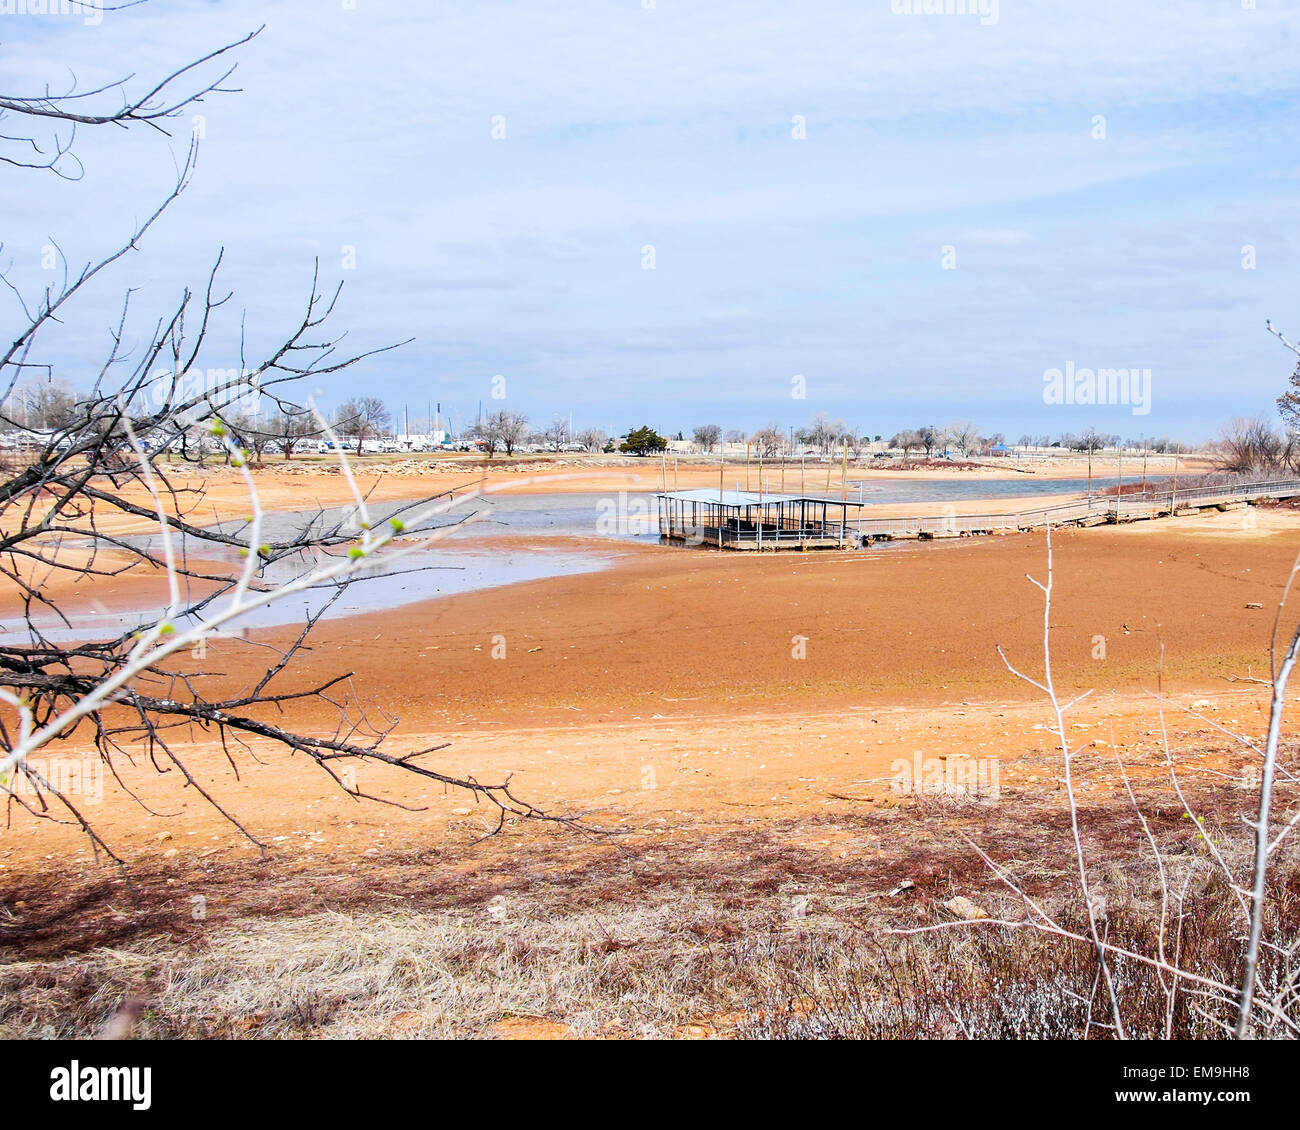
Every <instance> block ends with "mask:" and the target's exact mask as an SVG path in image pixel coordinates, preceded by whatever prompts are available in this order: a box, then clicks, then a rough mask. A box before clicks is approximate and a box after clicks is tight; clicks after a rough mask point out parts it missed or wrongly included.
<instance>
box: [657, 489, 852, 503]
mask: <svg viewBox="0 0 1300 1130" xmlns="http://www.w3.org/2000/svg"><path fill="white" fill-rule="evenodd" d="M656 497H657V498H670V499H672V500H673V501H674V502H702V503H704V504H705V505H707V506H737V507H740V506H767V505H771V504H774V503H778V502H828V503H831V504H832V505H834V506H863V505H865V503H861V502H856V501H854V500H853V499H851V498H822V497H819V496H817V495H812V494H766V493H764V494H759V493H758V492H757V491H749V490H723V491H719V490H714V489H712V488H710V487H703V488H700V489H698V490H670V491H660V492H659V493H658V495H656Z"/></svg>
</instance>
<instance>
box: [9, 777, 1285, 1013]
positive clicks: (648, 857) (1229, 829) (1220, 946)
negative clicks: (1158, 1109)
mask: <svg viewBox="0 0 1300 1130" xmlns="http://www.w3.org/2000/svg"><path fill="white" fill-rule="evenodd" d="M1244 796H1245V794H1243V793H1242V792H1240V791H1237V790H1232V789H1219V790H1217V791H1207V792H1205V793H1204V794H1202V795H1200V796H1198V797H1197V799H1196V803H1197V805H1198V808H1199V810H1200V811H1202V812H1203V813H1205V814H1206V816H1207V821H1206V825H1205V827H1206V828H1207V832H1208V834H1210V835H1212V836H1214V837H1216V838H1218V839H1219V840H1220V846H1221V849H1222V850H1224V851H1226V852H1229V853H1233V854H1235V853H1237V852H1239V851H1242V850H1244V845H1238V844H1237V842H1236V840H1235V839H1233V837H1234V836H1236V835H1239V833H1238V832H1237V831H1236V830H1235V829H1236V828H1237V827H1239V825H1238V820H1239V817H1240V815H1241V814H1242V811H1243V808H1242V805H1243V797H1244ZM1166 799H1167V798H1166ZM1144 808H1145V809H1146V810H1147V812H1148V818H1149V819H1151V820H1152V826H1153V830H1154V831H1155V833H1156V835H1157V837H1158V838H1159V840H1160V842H1161V844H1162V847H1163V849H1164V850H1165V852H1166V854H1167V858H1168V860H1169V866H1170V867H1171V869H1172V874H1173V876H1174V878H1175V881H1176V882H1177V883H1178V884H1180V885H1181V883H1182V880H1183V878H1184V877H1187V876H1190V880H1189V883H1188V888H1187V889H1188V899H1187V902H1186V904H1185V906H1184V907H1183V914H1184V919H1183V936H1184V939H1185V942H1184V944H1185V946H1186V948H1185V950H1184V960H1185V961H1186V962H1187V963H1188V964H1189V965H1190V966H1192V967H1193V968H1195V969H1197V970H1198V971H1200V972H1203V973H1206V974H1208V975H1211V976H1219V977H1221V978H1222V979H1224V980H1226V981H1229V982H1231V981H1232V980H1233V976H1234V972H1235V969H1236V967H1237V965H1238V963H1239V960H1240V952H1241V939H1240V938H1239V937H1238V936H1237V935H1238V933H1239V930H1238V928H1237V923H1238V921H1239V919H1238V918H1236V917H1234V916H1233V906H1234V903H1233V900H1232V896H1231V893H1230V892H1228V891H1227V890H1226V889H1225V888H1224V886H1223V884H1222V883H1221V882H1220V881H1219V880H1217V879H1216V878H1215V877H1214V873H1213V868H1212V867H1211V865H1210V864H1209V862H1208V859H1207V856H1206V852H1205V850H1204V844H1203V841H1202V840H1201V839H1200V833H1198V832H1197V830H1196V829H1195V828H1194V827H1193V826H1192V825H1191V823H1190V821H1186V820H1183V819H1182V818H1181V812H1180V811H1179V810H1177V809H1176V808H1171V807H1170V806H1169V805H1168V804H1167V803H1162V802H1161V801H1160V799H1159V798H1157V797H1149V798H1147V801H1145V802H1144ZM1157 813H1158V814H1157ZM1063 820H1064V814H1063V813H1062V812H1061V810H1060V808H1059V805H1057V806H1048V805H1044V806H1042V807H1040V808H1036V809H1032V810H1031V809H1030V807H1029V806H1028V805H1027V804H1026V803H1024V802H1023V800H1022V801H1021V802H1019V803H1017V804H1016V805H1015V806H1009V805H1006V804H1003V805H997V806H992V807H985V806H981V805H957V806H935V805H933V804H930V805H916V806H906V807H904V808H902V809H893V810H889V811H886V812H875V813H870V814H865V815H858V816H854V815H849V814H839V815H835V816H827V817H826V818H824V819H821V820H811V821H810V820H802V821H791V822H788V823H782V822H777V823H762V824H755V825H753V826H748V827H745V826H742V827H734V826H733V827H727V828H713V827H708V826H700V827H694V828H686V829H675V830H673V831H672V832H665V833H664V834H663V835H661V836H651V837H648V838H646V839H644V840H640V841H636V842H627V843H623V842H621V843H619V844H596V845H592V846H590V847H586V848H582V849H581V850H578V849H576V848H575V845H574V844H573V843H572V841H571V840H567V839H558V840H540V841H525V840H510V841H498V842H497V843H496V844H495V845H489V847H488V848H487V849H484V848H477V849H472V850H471V849H468V848H467V849H466V851H465V854H464V855H463V856H455V855H454V854H448V855H443V856H441V857H439V858H437V859H436V860H435V859H431V858H430V857H429V856H428V855H427V854H424V855H418V856H417V855H412V856H410V857H408V858H405V859H398V860H394V861H390V862H388V863H386V864H385V865H384V867H383V869H382V870H373V869H371V870H366V871H363V872H362V873H357V872H356V871H355V867H356V864H355V862H352V863H344V862H338V861H336V862H335V863H333V864H331V863H330V862H329V861H325V860H320V861H316V862H314V863H313V864H312V866H311V867H310V868H305V867H304V866H303V865H302V861H289V860H285V861H281V863H280V864H278V865H276V864H273V865H271V866H269V867H268V866H266V865H260V867H258V868H253V867H251V866H250V869H249V870H248V871H247V872H241V871H240V870H239V869H238V868H232V867H223V868H219V869H216V870H215V871H213V870H212V869H209V870H208V871H206V872H204V873H201V874H194V875H184V874H182V875H180V876H178V874H177V872H176V871H175V870H174V869H173V870H171V871H162V870H160V871H159V872H158V873H157V874H156V875H138V876H136V877H134V879H133V882H132V884H131V887H130V890H129V892H127V891H126V890H125V889H124V888H123V886H122V885H121V883H120V882H118V881H115V880H111V879H107V878H104V879H102V880H101V881H100V883H99V885H98V886H96V885H94V884H92V885H89V886H87V887H85V888H81V889H69V888H68V886H67V885H66V884H65V885H64V886H63V888H62V889H61V890H59V891H58V893H57V895H51V896H48V899H47V901H46V902H45V903H43V904H41V905H40V906H38V907H36V908H31V907H28V908H27V909H28V911H30V913H29V914H28V915H27V917H26V918H23V917H22V916H15V915H13V914H12V912H11V915H10V918H9V920H5V919H4V918H3V916H0V952H7V953H8V955H9V957H10V958H11V960H12V964H9V965H8V966H6V967H3V968H2V969H0V1037H6V1038H13V1037H30V1036H48V1037H54V1036H59V1037H74V1036H86V1035H93V1034H95V1033H96V1032H98V1031H100V1030H101V1029H102V1027H103V1025H104V1024H105V1022H106V1021H107V1020H108V1019H109V1018H110V1017H111V1016H112V1015H113V1014H114V1013H115V1012H116V1011H117V1009H118V1008H119V1006H120V1005H121V1004H122V1002H123V1001H127V1000H133V999H135V1000H140V1001H142V1002H144V1005H145V1007H144V1010H143V1013H142V1016H141V1019H140V1022H139V1025H138V1027H137V1035H140V1036H145V1037H154V1038H176V1037H203V1036H219V1037H256V1038H286V1037H302V1036H311V1037H413V1036H426V1037H482V1036H489V1037H490V1036H494V1035H501V1034H504V1033H505V1032H506V1031H508V1030H510V1028H511V1023H513V1024H515V1025H517V1026H519V1027H520V1030H521V1031H522V1032H523V1033H525V1034H555V1033H557V1032H558V1033H564V1034H571V1035H574V1036H579V1037H592V1036H633V1037H636V1036H671V1035H673V1034H680V1032H681V1031H682V1030H683V1027H684V1026H695V1027H694V1029H693V1031H694V1032H695V1033H696V1034H699V1033H710V1032H719V1033H721V1034H725V1035H733V1036H741V1037H745V1036H758V1037H763V1036H779V1037H787V1038H803V1037H820V1038H825V1037H867V1036H870V1037H895V1038H915V1037H951V1038H964V1037H986V1038H1052V1037H1077V1036H1079V1035H1081V1034H1082V1033H1083V1030H1084V1028H1085V1026H1086V1022H1087V1006H1086V1003H1085V1002H1086V1001H1087V999H1088V997H1089V995H1090V994H1091V988H1092V985H1093V984H1094V982H1095V980H1096V973H1097V970H1096V964H1095V958H1094V957H1093V955H1092V953H1091V951H1090V950H1089V949H1088V948H1087V947H1080V946H1077V945H1073V944H1069V943H1065V942H1060V941H1056V940H1049V939H1045V938H1043V937H1041V936H1039V935H1037V934H1035V933H1033V932H1031V931H1028V930H1025V929H1010V928H1006V927H994V926H979V925H973V926H970V927H962V928H960V929H958V930H945V931H940V932H935V933H930V934H925V935H921V936H908V937H904V936H899V935H897V934H895V933H891V931H892V930H895V929H898V928H910V927H916V926H926V925H933V924H935V923H939V922H946V921H952V920H953V915H952V914H951V913H950V912H949V911H948V910H946V909H945V907H944V905H943V903H944V902H945V901H946V900H947V899H949V898H951V897H952V896H953V895H957V894H961V895H965V896H967V897H969V898H971V899H973V900H975V901H976V902H978V903H979V904H981V905H982V906H984V907H985V908H987V909H988V910H989V911H990V912H991V913H992V914H994V915H995V916H1007V917H1012V918H1017V919H1019V918H1022V917H1023V915H1024V912H1023V908H1022V907H1021V906H1020V904H1019V902H1018V900H1017V899H1016V898H1015V897H1014V896H1013V895H1011V894H1010V893H1009V892H1008V891H1007V890H1006V889H1005V888H1003V887H1001V885H1000V884H998V883H997V881H996V880H995V879H993V877H992V876H991V875H990V874H989V873H988V870H987V868H985V866H984V865H983V864H982V863H981V862H980V861H979V860H978V858H977V857H975V856H974V853H972V852H971V851H970V850H969V848H968V846H967V845H966V844H965V842H964V840H963V839H962V834H963V833H965V834H969V835H972V836H973V837H975V838H977V839H978V841H979V842H980V843H981V845H982V846H984V847H985V849H986V850H989V851H990V853H991V854H992V855H993V856H994V858H996V859H997V861H998V862H999V864H1000V865H1003V866H1006V867H1008V868H1010V869H1011V870H1013V871H1014V872H1015V873H1016V874H1017V875H1018V876H1019V877H1020V879H1021V881H1022V882H1023V884H1024V887H1025V889H1026V890H1027V891H1028V892H1029V893H1031V894H1032V895H1033V896H1034V897H1037V898H1043V899H1045V900H1047V901H1048V902H1049V903H1050V904H1051V905H1053V906H1055V907H1057V908H1059V909H1060V910H1061V911H1062V913H1063V914H1064V915H1065V916H1066V917H1067V919H1069V920H1072V921H1074V922H1076V923H1077V922H1078V919H1079V914H1080V910H1081V908H1079V907H1077V906H1073V907H1072V906H1071V903H1070V891H1071V890H1072V883H1071V881H1070V873H1071V862H1070V858H1069V852H1068V850H1067V843H1066V836H1065V835H1064V831H1065V829H1064V825H1063ZM1084 823H1085V829H1086V835H1087V838H1088V841H1089V844H1090V848H1091V854H1092V858H1093V859H1094V860H1095V863H1096V874H1095V877H1094V880H1093V882H1094V886H1095V888H1096V890H1097V891H1098V892H1100V893H1101V894H1102V895H1103V897H1104V898H1105V899H1106V905H1107V926H1108V930H1109V931H1110V932H1111V937H1112V940H1115V941H1123V942H1125V943H1127V944H1129V945H1132V946H1133V947H1135V948H1137V949H1139V950H1140V951H1141V952H1144V953H1146V952H1155V949H1156V946H1157V937H1156V923H1157V920H1158V907H1159V884H1158V877H1157V874H1156V871H1155V869H1154V868H1153V867H1152V866H1151V864H1150V861H1149V859H1146V858H1144V855H1145V846H1144V844H1143V842H1142V840H1141V837H1140V834H1139V833H1138V829H1137V827H1136V824H1135V821H1134V818H1133V814H1132V812H1131V810H1129V809H1128V807H1127V806H1126V805H1119V804H1114V805H1107V806H1099V807H1095V808H1091V809H1089V810H1087V811H1086V812H1085V813H1084ZM1278 874H1279V876H1280V877H1279V879H1278V885H1277V888H1276V890H1275V892H1274V898H1273V902H1274V904H1275V905H1276V907H1277V908H1278V921H1277V922H1276V923H1275V928H1276V930H1277V931H1278V932H1280V933H1282V934H1283V935H1285V936H1289V937H1291V938H1294V937H1295V936H1297V932H1298V928H1300V866H1298V865H1297V862H1296V860H1295V859H1289V860H1287V861H1284V864H1283V866H1282V867H1281V868H1280V870H1279V872H1278ZM904 879H910V880H911V882H912V884H913V885H912V886H910V887H906V888H905V889H904V890H901V891H898V892H897V893H894V894H891V893H890V892H891V891H895V890H897V888H898V887H899V885H900V884H901V883H902V881H903V880H904ZM221 883H225V884H226V886H224V887H223V886H220V884H221ZM30 885H31V887H32V889H33V890H32V891H28V892H27V894H28V896H29V897H30V896H31V894H32V893H33V892H34V891H35V890H41V891H46V892H48V891H49V890H50V885H49V883H48V882H42V881H39V880H37V879H33V880H32V881H31V883H30ZM193 889H203V890H204V891H206V892H208V896H209V897H210V898H211V900H212V903H213V907H214V911H213V913H212V914H211V915H210V916H209V918H208V920H206V921H204V922H188V923H186V924H185V925H184V926H183V927H182V926H180V925H178V923H177V920H178V917H179V916H180V910H181V908H183V907H184V906H185V904H186V903H185V900H186V892H187V891H189V890H193ZM17 894H18V892H15V891H9V892H0V907H3V906H4V905H6V904H7V905H13V904H14V899H15V896H16V895H17ZM128 897H129V898H131V899H134V905H135V909H134V911H133V913H131V914H125V913H121V912H120V911H119V910H117V909H115V908H117V907H120V906H121V905H122V904H124V903H125V902H126V900H127V898H128ZM241 900H242V901H241ZM24 901H26V900H24ZM106 922H107V923H109V924H110V925H108V926H105V925H104V923H106ZM52 923H64V927H63V928H62V929H60V928H58V927H57V926H56V925H53V924H52ZM113 923H116V925H112V924H113ZM36 954H39V955H40V956H39V960H33V955H36ZM1285 972H1286V970H1285V969H1284V968H1283V967H1282V966H1281V965H1279V964H1278V963H1276V962H1275V963H1274V964H1273V966H1272V967H1271V968H1270V970H1269V972H1268V976H1270V977H1272V978H1274V979H1276V978H1277V977H1279V976H1282V975H1285ZM1118 976H1119V980H1120V983H1121V986H1122V989H1121V992H1122V994H1123V996H1124V999H1125V1004H1126V1011H1127V1014H1128V1015H1129V1022H1130V1023H1131V1026H1132V1030H1133V1033H1134V1034H1137V1035H1143V1036H1154V1035H1159V1034H1162V1032H1163V1030H1164V1024H1165V1023H1166V1017H1165V1012H1164V1001H1165V997H1164V993H1163V989H1162V987H1161V985H1160V983H1159V979H1158V977H1156V976H1155V975H1154V974H1152V973H1150V972H1149V971H1148V970H1146V969H1145V968H1143V967H1141V966H1138V965H1137V964H1136V963H1127V964H1126V963H1124V962H1120V963H1119V965H1118ZM1221 1011H1222V1010H1221V1009H1219V1008H1218V1006H1215V1005H1213V1004H1212V1003H1211V1004H1207V1002H1205V1001H1204V1000H1202V999H1198V998H1195V997H1191V996H1184V997H1182V998H1180V1001H1179V1004H1178V1008H1177V1010H1176V1014H1175V1016H1174V1018H1173V1021H1172V1028H1173V1033H1174V1035H1175V1036H1179V1037H1198V1038H1206V1037H1213V1036H1217V1035H1221V1034H1222V1032H1221V1030H1220V1029H1219V1028H1218V1027H1217V1026H1216V1023H1215V1021H1216V1019H1219V1018H1220V1014H1221ZM521 1017H523V1018H543V1019H544V1020H545V1021H548V1022H553V1023H552V1024H551V1025H550V1026H549V1027H539V1026H537V1025H531V1026H530V1022H527V1021H521V1020H518V1019H513V1020H512V1018H521ZM503 1022H505V1024H504V1025H503ZM1093 1034H1094V1035H1095V1034H1098V1033H1097V1032H1096V1031H1095V1030H1094V1033H1093Z"/></svg>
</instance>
